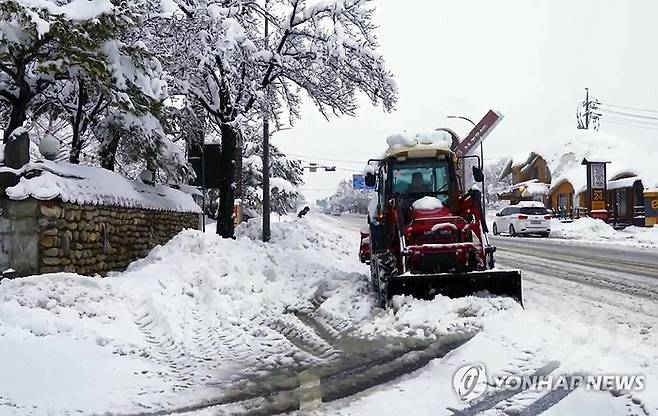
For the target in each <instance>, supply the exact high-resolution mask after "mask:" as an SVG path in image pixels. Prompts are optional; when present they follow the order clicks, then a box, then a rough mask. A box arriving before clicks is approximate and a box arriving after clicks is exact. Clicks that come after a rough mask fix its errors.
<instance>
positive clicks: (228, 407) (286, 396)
mask: <svg viewBox="0 0 658 416" xmlns="http://www.w3.org/2000/svg"><path fill="white" fill-rule="evenodd" d="M473 336H475V333H463V334H454V335H448V336H445V337H443V338H442V339H440V340H437V341H435V342H433V343H432V344H429V345H426V346H425V348H419V349H417V350H408V351H399V352H395V353H394V354H391V355H390V356H388V357H379V358H377V359H372V360H370V361H368V362H367V363H365V362H359V363H358V364H356V365H343V366H336V365H334V364H332V363H328V364H324V365H321V366H318V367H315V368H313V369H309V370H305V371H301V372H299V373H294V374H290V372H289V371H285V369H281V371H280V372H279V373H277V374H274V375H269V376H267V377H264V379H265V383H264V384H260V385H259V384H256V383H252V384H249V383H244V382H243V383H237V384H236V389H235V390H234V391H233V392H229V393H228V394H223V395H221V396H218V397H216V398H213V399H207V400H202V401H199V402H197V403H194V404H190V405H188V406H183V407H178V408H174V409H162V410H154V411H145V412H141V413H131V414H121V415H119V414H112V413H107V414H108V415H114V416H161V415H169V414H184V413H191V412H196V411H199V410H204V409H207V410H212V411H214V412H215V413H216V414H241V415H250V416H261V415H262V416H264V415H275V414H280V413H286V412H292V411H296V410H299V409H300V407H301V406H303V403H304V401H305V400H307V399H308V396H307V393H308V392H307V391H305V389H304V386H303V381H304V380H308V379H313V380H319V382H320V386H319V387H320V388H318V389H316V393H317V394H318V395H319V396H318V397H317V399H319V400H320V401H321V402H331V401H334V400H337V399H341V398H345V397H348V396H351V395H354V394H357V393H360V392H362V391H364V390H367V389H369V388H372V387H375V386H377V385H380V384H384V383H387V382H390V381H392V380H395V379H397V378H399V377H401V376H403V375H406V374H409V373H411V372H413V371H416V370H418V369H420V368H422V367H424V366H425V365H427V364H428V363H429V362H430V361H431V360H433V359H437V358H442V357H444V356H445V355H446V354H448V353H449V352H450V351H452V350H454V349H456V348H459V347H461V346H462V345H464V344H465V343H466V342H468V341H469V340H470V339H471V338H472V337H473Z"/></svg>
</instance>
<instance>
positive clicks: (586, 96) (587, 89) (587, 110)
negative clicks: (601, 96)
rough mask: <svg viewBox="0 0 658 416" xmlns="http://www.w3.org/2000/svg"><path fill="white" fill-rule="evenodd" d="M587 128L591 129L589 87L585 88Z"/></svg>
mask: <svg viewBox="0 0 658 416" xmlns="http://www.w3.org/2000/svg"><path fill="white" fill-rule="evenodd" d="M585 130H589V88H585Z"/></svg>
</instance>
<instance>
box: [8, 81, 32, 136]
mask: <svg viewBox="0 0 658 416" xmlns="http://www.w3.org/2000/svg"><path fill="white" fill-rule="evenodd" d="M19 72H20V73H19V75H20V76H21V78H19V79H21V80H22V74H23V71H19ZM31 99H32V91H31V90H30V86H29V85H28V84H27V83H26V82H21V83H20V86H19V88H18V98H17V99H16V100H15V101H14V102H12V103H11V113H10V114H9V122H8V123H7V125H6V126H5V134H4V137H3V143H7V141H9V137H10V136H11V133H12V132H13V131H14V130H16V129H17V128H19V127H23V124H24V123H25V118H26V111H27V105H28V104H29V102H30V100H31Z"/></svg>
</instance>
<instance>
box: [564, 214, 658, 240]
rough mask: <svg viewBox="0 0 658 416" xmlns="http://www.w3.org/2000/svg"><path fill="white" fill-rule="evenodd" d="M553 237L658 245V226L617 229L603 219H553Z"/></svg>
mask: <svg viewBox="0 0 658 416" xmlns="http://www.w3.org/2000/svg"><path fill="white" fill-rule="evenodd" d="M551 237H553V238H564V239H568V240H584V241H610V242H614V243H616V244H624V245H631V246H644V247H653V246H658V227H635V226H633V227H627V228H625V229H621V230H616V229H614V228H613V227H612V226H611V225H610V224H607V223H605V222H604V221H603V220H599V219H594V218H589V217H585V218H579V219H577V220H575V221H573V222H570V223H562V222H560V221H559V220H557V219H553V220H552V221H551Z"/></svg>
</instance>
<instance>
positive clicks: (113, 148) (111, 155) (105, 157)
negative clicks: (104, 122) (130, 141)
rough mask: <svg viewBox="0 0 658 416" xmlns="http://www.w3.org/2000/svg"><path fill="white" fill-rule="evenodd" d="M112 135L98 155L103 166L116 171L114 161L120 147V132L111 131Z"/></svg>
mask: <svg viewBox="0 0 658 416" xmlns="http://www.w3.org/2000/svg"><path fill="white" fill-rule="evenodd" d="M111 134H112V137H110V138H108V139H106V141H105V142H104V143H103V144H102V146H101V148H100V150H99V151H98V156H99V157H100V159H101V167H102V168H104V169H107V170H111V171H114V161H115V158H116V154H117V149H118V147H119V138H120V137H121V135H120V134H119V133H111Z"/></svg>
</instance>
